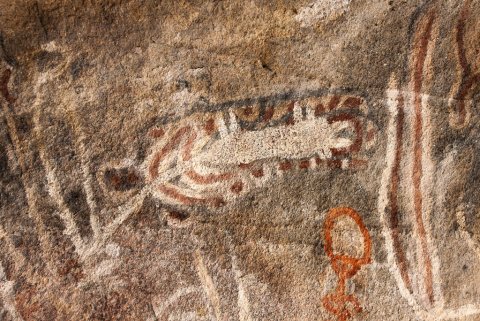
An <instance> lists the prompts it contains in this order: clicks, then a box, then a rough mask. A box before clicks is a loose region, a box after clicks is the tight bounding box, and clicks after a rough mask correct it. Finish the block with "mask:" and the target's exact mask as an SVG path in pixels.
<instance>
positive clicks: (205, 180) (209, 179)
mask: <svg viewBox="0 0 480 321" xmlns="http://www.w3.org/2000/svg"><path fill="white" fill-rule="evenodd" d="M186 175H187V176H188V177H189V178H190V179H192V180H193V181H194V182H196V183H200V184H212V183H218V182H224V181H226V180H229V179H231V178H232V177H233V174H232V173H222V174H218V175H217V174H208V175H201V174H199V173H197V172H195V171H194V170H193V169H192V170H189V171H188V172H186Z"/></svg>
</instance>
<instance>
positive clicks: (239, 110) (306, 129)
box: [144, 93, 376, 207]
mask: <svg viewBox="0 0 480 321" xmlns="http://www.w3.org/2000/svg"><path fill="white" fill-rule="evenodd" d="M292 96H293V97H292ZM304 96H305V95H303V96H300V97H299V98H295V97H294V95H291V94H290V95H283V96H281V97H280V98H278V97H267V98H261V99H254V100H249V101H247V102H234V103H231V104H228V105H226V106H221V107H222V110H221V111H218V112H210V113H195V114H193V115H191V116H189V117H186V118H184V119H182V120H180V121H179V122H177V123H173V124H168V125H166V126H165V127H164V128H154V129H152V130H151V132H150V136H152V137H154V138H155V139H156V140H157V141H158V142H157V143H156V144H155V145H154V147H153V149H152V153H151V155H150V157H149V158H148V159H147V163H146V164H145V165H144V168H145V171H146V176H147V177H148V184H149V185H150V186H151V189H152V192H153V194H154V195H155V196H157V197H158V198H159V199H161V200H163V201H165V202H167V203H170V204H173V205H207V206H213V207H216V206H221V205H223V204H225V203H226V202H227V201H229V200H232V199H234V198H236V197H238V196H241V195H244V194H245V193H247V192H248V191H250V190H252V189H253V188H255V187H261V186H263V185H264V184H265V183H267V182H268V181H269V180H271V179H272V178H274V177H279V176H283V175H288V173H289V172H292V171H295V170H316V169H322V168H339V169H343V170H347V169H351V170H356V169H362V168H364V167H365V165H366V163H367V161H368V151H369V150H370V149H371V148H372V147H373V146H374V141H375V137H376V127H375V126H374V123H373V122H372V121H371V120H369V119H368V116H367V113H368V105H367V101H366V99H365V98H363V97H362V96H357V95H350V94H341V93H338V94H328V93H327V94H325V95H318V94H317V95H316V96H315V95H313V94H312V95H307V96H306V97H304Z"/></svg>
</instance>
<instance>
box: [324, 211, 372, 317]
mask: <svg viewBox="0 0 480 321" xmlns="http://www.w3.org/2000/svg"><path fill="white" fill-rule="evenodd" d="M339 219H350V220H353V222H355V225H356V226H357V228H358V230H359V232H360V233H361V235H362V236H361V237H362V239H363V240H362V241H363V249H362V255H361V256H360V257H355V256H352V255H350V254H349V253H341V254H339V253H336V251H335V249H334V242H333V237H332V231H333V229H334V227H335V224H336V221H337V220H339ZM324 230H325V252H326V253H327V256H328V258H329V259H330V262H331V265H332V269H333V270H334V271H335V274H337V277H338V281H337V287H336V289H335V291H334V292H333V293H330V294H328V295H326V296H325V297H324V298H323V300H322V303H323V306H324V307H325V309H326V310H327V311H329V312H330V313H332V314H333V315H335V316H336V317H337V320H338V321H346V320H349V319H350V318H351V317H353V316H354V315H355V314H357V313H360V312H361V311H362V306H361V304H360V302H359V301H358V299H357V298H356V297H355V295H353V294H347V290H346V282H347V280H348V279H350V278H352V277H354V276H355V274H356V273H357V272H358V271H359V270H360V269H361V268H362V266H363V265H366V264H368V263H370V260H371V251H372V241H371V239H370V234H369V233H368V230H367V228H366V226H365V224H364V223H363V221H362V218H361V217H360V215H359V214H358V213H357V212H356V211H355V210H354V209H352V208H348V207H337V208H333V209H331V210H330V211H329V212H328V214H327V218H326V219H325V223H324ZM352 241H353V240H351V239H350V240H348V241H347V243H348V242H352Z"/></svg>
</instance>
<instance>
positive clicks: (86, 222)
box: [65, 187, 92, 237]
mask: <svg viewBox="0 0 480 321" xmlns="http://www.w3.org/2000/svg"><path fill="white" fill-rule="evenodd" d="M65 202H66V203H67V206H68V208H69V209H70V210H71V211H72V213H73V217H74V219H75V223H76V224H77V226H78V229H79V232H80V235H81V236H82V237H85V236H90V235H91V234H92V228H91V226H90V210H89V208H88V203H87V198H86V195H85V192H84V191H83V189H82V188H81V187H77V188H75V189H73V190H71V191H70V192H68V194H67V196H66V198H65Z"/></svg>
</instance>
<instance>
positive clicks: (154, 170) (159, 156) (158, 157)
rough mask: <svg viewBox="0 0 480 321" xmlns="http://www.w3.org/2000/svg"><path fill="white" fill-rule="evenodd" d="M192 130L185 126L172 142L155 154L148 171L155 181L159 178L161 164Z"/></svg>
mask: <svg viewBox="0 0 480 321" xmlns="http://www.w3.org/2000/svg"><path fill="white" fill-rule="evenodd" d="M190 130H191V127H190V126H185V127H182V128H180V129H179V130H177V132H176V133H175V135H174V136H173V137H172V139H170V141H169V142H168V143H167V144H166V145H165V146H163V148H162V149H161V150H160V151H159V152H157V153H156V154H155V156H154V158H153V160H152V162H151V163H150V166H149V169H148V172H149V174H150V176H151V177H152V178H153V179H155V178H157V176H158V166H159V165H160V162H161V161H162V160H163V159H164V158H165V156H166V155H167V154H168V153H170V152H171V151H172V150H173V148H174V147H176V146H177V145H178V144H179V143H180V140H181V139H182V136H183V135H185V134H186V133H188V132H189V131H190Z"/></svg>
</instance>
